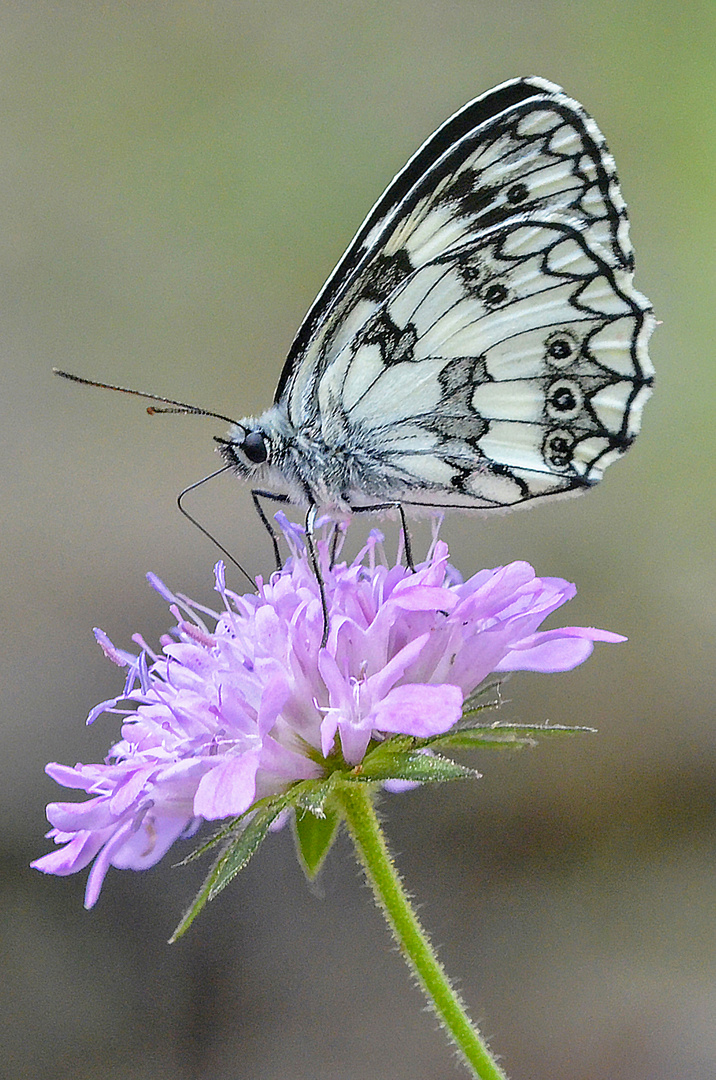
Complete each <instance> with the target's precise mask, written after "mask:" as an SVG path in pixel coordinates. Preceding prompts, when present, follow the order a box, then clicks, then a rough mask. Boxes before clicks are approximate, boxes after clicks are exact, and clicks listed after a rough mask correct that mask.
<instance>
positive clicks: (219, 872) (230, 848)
mask: <svg viewBox="0 0 716 1080" xmlns="http://www.w3.org/2000/svg"><path fill="white" fill-rule="evenodd" d="M300 786H301V785H299V784H297V785H296V786H295V787H294V788H292V789H291V790H290V791H287V792H286V793H285V794H284V795H274V796H270V797H269V798H267V799H262V800H261V803H263V805H260V804H256V807H252V808H251V810H250V811H249V813H247V814H245V815H242V817H241V818H238V819H236V821H238V823H239V824H238V825H237V824H236V822H234V823H232V826H231V827H228V826H227V828H226V829H223V830H221V832H220V833H219V834H216V835H215V836H214V837H212V839H211V840H209V841H208V843H206V844H204V845H202V847H201V848H199V850H198V852H194V853H193V856H190V858H191V857H196V855H197V854H201V853H202V852H204V851H206V850H207V848H209V847H212V846H213V845H214V844H215V843H217V840H218V838H220V836H221V834H223V835H224V836H225V835H226V833H227V832H229V831H230V829H231V831H232V835H231V836H230V839H229V841H228V843H227V844H226V845H225V846H224V848H223V850H222V851H221V852H220V853H219V856H218V857H217V859H216V860H215V861H214V865H213V866H212V867H211V869H210V870H209V873H208V874H207V875H206V878H205V879H204V884H203V885H202V886H201V888H200V889H199V892H198V893H197V894H196V896H195V897H194V899H193V901H192V903H191V905H190V906H189V908H188V910H187V911H186V913H185V914H184V916H183V918H182V920H181V922H180V923H179V925H178V926H177V928H176V930H175V931H174V933H173V934H172V936H171V937H170V938H169V944H170V945H172V944H173V943H174V942H175V941H178V939H179V938H180V937H181V936H182V935H183V934H185V933H186V931H187V930H188V929H189V927H190V926H191V924H192V923H193V922H194V919H195V918H196V917H197V915H198V914H199V912H200V911H201V910H202V908H203V907H204V906H205V905H206V904H207V903H208V902H209V900H213V899H214V897H215V896H217V895H218V893H220V892H221V890H222V889H224V888H225V887H226V886H227V885H228V884H229V882H230V881H231V880H232V878H234V877H236V875H237V874H238V872H239V871H240V870H243V868H244V867H245V866H246V864H247V863H248V861H249V859H250V858H251V857H252V855H255V854H256V852H257V851H258V849H259V847H260V846H261V844H262V842H263V841H264V840H265V838H266V834H267V833H268V831H269V829H270V827H271V825H272V824H273V822H274V821H275V820H276V818H277V817H278V816H279V814H280V813H281V811H282V810H285V809H286V807H288V806H291V805H292V804H293V803H294V802H296V800H297V798H298V797H299V796H300V791H298V790H297V788H299V787H300ZM243 821H246V824H244V825H243V826H242V824H241V823H242V822H243ZM237 829H238V830H239V831H238V833H237V831H236V830H237Z"/></svg>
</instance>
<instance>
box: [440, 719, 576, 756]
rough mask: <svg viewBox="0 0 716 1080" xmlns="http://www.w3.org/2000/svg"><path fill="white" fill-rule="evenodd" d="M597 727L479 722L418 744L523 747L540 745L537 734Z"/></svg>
mask: <svg viewBox="0 0 716 1080" xmlns="http://www.w3.org/2000/svg"><path fill="white" fill-rule="evenodd" d="M595 731H596V728H589V727H566V726H564V725H562V724H503V723H500V722H497V723H494V724H476V725H473V726H470V727H467V726H459V727H455V728H451V730H450V731H446V732H445V734H444V735H432V736H431V737H430V738H428V739H421V740H420V741H419V745H421V746H430V747H435V746H439V747H440V748H441V749H451V750H475V749H482V748H484V747H492V748H494V749H500V748H503V749H511V750H522V749H524V748H525V747H530V748H531V747H534V746H537V742H538V740H537V738H536V737H535V736H540V737H542V736H545V735H575V734H582V733H584V732H589V733H591V734H593V733H594V732H595Z"/></svg>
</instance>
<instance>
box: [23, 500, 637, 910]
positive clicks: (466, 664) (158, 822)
mask: <svg viewBox="0 0 716 1080" xmlns="http://www.w3.org/2000/svg"><path fill="white" fill-rule="evenodd" d="M279 517H280V516H279ZM282 527H283V529H284V533H285V535H286V538H287V540H288V542H289V544H290V546H291V548H292V555H291V558H290V559H289V561H288V562H287V564H286V566H285V567H284V569H283V570H282V571H280V572H277V573H275V574H274V575H273V576H272V577H271V579H270V580H269V581H268V582H263V581H262V580H261V579H258V582H257V584H258V590H257V592H256V593H255V594H250V595H244V596H240V595H237V594H236V593H234V592H232V591H231V590H229V589H227V588H226V585H225V581H224V569H223V565H222V564H221V563H219V564H218V565H217V567H216V571H215V575H216V591H217V593H218V594H219V596H220V598H221V606H220V610H218V611H210V610H209V609H207V608H204V607H202V606H201V605H199V604H196V603H193V602H192V601H190V600H188V599H187V598H186V597H183V596H180V595H176V596H175V595H173V594H172V593H170V592H169V591H168V590H167V589H166V587H165V586H164V585H163V584H162V583H161V582H160V581H159V580H158V579H157V578H155V577H154V576H153V575H149V580H150V583H151V584H152V585H153V587H154V588H155V589H156V590H157V591H158V592H159V593H160V595H161V596H163V597H164V599H166V600H167V601H168V602H169V604H170V610H171V612H172V615H173V616H174V618H175V620H176V625H175V626H174V628H173V629H172V631H171V633H170V634H168V635H166V636H165V637H164V638H163V639H162V643H161V645H162V648H161V652H160V653H155V652H153V651H152V650H151V649H150V648H149V647H148V646H146V645H145V643H144V642H143V640H142V639H141V638H139V637H135V641H137V643H138V644H139V646H140V650H141V651H140V652H139V654H135V653H130V652H126V651H123V650H120V649H118V648H115V646H114V645H113V644H112V643H111V642H110V641H109V639H108V638H107V636H106V635H105V634H104V633H103V632H102V631H99V630H97V631H95V634H96V637H97V641H98V643H99V644H100V646H101V648H102V649H103V650H104V652H105V654H106V655H107V657H108V658H109V659H110V660H112V661H113V662H114V663H116V664H117V665H119V666H120V667H122V668H125V669H126V672H127V674H126V681H125V685H124V689H123V691H122V692H121V694H119V695H118V696H117V697H115V698H112V699H111V700H109V701H104V702H102V703H101V704H100V705H98V706H96V707H95V708H94V709H93V710H92V711H91V713H90V715H89V718H88V722H89V723H91V722H93V721H94V720H95V719H96V718H97V717H98V716H99V715H100V714H102V713H121V714H122V715H123V716H124V721H123V724H122V732H121V739H120V741H119V742H117V743H115V745H114V746H113V747H112V748H111V750H110V752H109V754H108V756H107V758H106V759H105V761H104V762H103V763H101V764H92V765H83V764H77V765H75V766H74V767H69V766H64V765H59V764H57V763H51V764H50V765H48V766H47V772H48V774H49V775H50V776H51V777H52V778H53V779H55V780H57V782H58V783H61V784H64V785H65V786H66V787H69V788H77V789H79V790H83V791H85V792H86V793H87V794H88V795H89V796H90V797H89V798H88V799H87V800H85V801H84V802H79V803H77V802H58V803H51V804H50V805H49V806H48V808H47V816H48V819H49V821H50V823H51V825H52V826H53V828H52V831H51V832H50V833H49V834H48V835H49V836H50V837H52V838H53V839H54V840H55V841H56V843H57V844H58V845H61V846H60V847H59V848H58V849H57V850H55V851H53V852H51V853H50V854H48V855H45V856H43V857H42V858H39V859H37V860H36V861H35V862H34V863H33V864H32V865H33V866H35V867H36V868H37V869H38V870H42V871H44V872H45V873H52V874H60V875H65V874H71V873H74V872H75V871H78V870H81V869H83V868H84V867H86V866H87V865H89V864H90V863H91V862H93V861H94V865H93V868H92V871H91V873H90V876H89V880H88V883H87V892H86V901H85V902H86V905H87V906H91V905H92V904H94V903H95V901H96V900H97V897H98V895H99V892H100V889H101V886H102V882H103V880H104V876H105V874H106V872H107V869H108V868H109V867H110V866H115V867H118V868H131V869H135V870H139V869H144V868H146V867H149V866H152V865H153V864H154V863H156V862H158V861H159V859H160V858H161V857H162V856H163V855H164V854H165V852H166V851H167V850H168V849H169V847H171V845H172V844H173V843H174V841H175V840H177V839H178V838H179V837H182V836H189V835H192V834H193V833H194V832H195V831H196V829H197V828H198V827H199V825H200V824H201V823H202V821H204V820H217V819H223V818H232V817H236V816H238V815H241V814H244V813H245V812H246V811H248V810H250V809H251V807H252V806H253V805H254V804H255V803H256V802H257V800H259V799H261V798H262V797H264V796H268V795H274V794H276V793H279V792H284V791H286V790H288V789H289V788H290V787H291V785H294V784H296V782H298V781H305V780H311V779H315V780H320V779H321V778H323V777H325V776H326V775H327V774H329V773H330V772H331V771H332V770H334V769H336V768H342V769H344V770H346V771H350V770H351V768H355V767H358V766H360V763H361V761H362V760H363V757H364V755H365V754H366V751H367V749H368V748H369V746H371V745H375V743H376V741H382V740H385V739H386V738H389V737H390V736H391V735H409V736H415V737H418V738H424V737H429V736H433V735H439V734H443V733H445V732H447V731H449V730H450V729H451V728H452V727H453V726H454V725H455V724H456V723H457V722H458V720H460V717H461V715H462V708H463V703H464V701H465V700H466V699H467V698H468V697H469V696H470V695H471V694H472V693H473V692H474V690H475V689H476V687H477V686H478V685H479V684H480V683H481V682H482V681H483V680H484V679H485V678H486V677H487V676H488V675H490V674H491V673H493V672H508V671H519V670H530V671H542V672H554V671H566V670H569V669H571V668H573V667H575V666H576V665H578V664H580V663H582V661H584V660H586V658H587V657H588V656H589V654H590V653H591V651H592V648H593V642H594V641H622V640H624V639H623V638H621V637H620V636H619V635H617V634H611V633H609V632H607V631H603V630H596V629H593V628H589V627H574V626H572V627H563V628H561V629H557V630H547V631H540V630H539V629H538V628H539V626H540V625H541V623H542V622H543V620H544V619H545V618H546V617H547V615H549V614H550V613H551V612H553V611H554V610H555V609H556V608H558V607H560V606H561V605H562V604H563V603H565V602H566V601H567V600H569V599H571V597H572V596H574V594H575V591H576V590H575V587H574V586H573V585H571V584H570V583H569V582H566V581H562V580H561V579H559V578H539V577H537V576H536V575H535V572H534V570H533V569H532V567H531V566H529V565H528V564H527V563H524V562H514V563H511V564H509V565H508V566H504V567H498V568H497V569H494V570H482V571H480V572H479V573H477V574H475V575H474V576H473V577H471V578H470V579H469V580H468V581H466V582H461V581H460V580H459V578H458V576H457V575H456V573H455V571H454V570H453V569H452V568H451V567H450V566H449V565H448V549H447V545H446V544H445V543H443V542H442V541H436V542H435V543H434V544H433V546H432V548H431V550H430V553H429V555H428V557H427V559H426V560H425V562H423V563H421V564H420V565H418V566H417V567H416V570H415V573H413V572H411V571H410V570H409V569H407V568H406V567H404V566H402V565H401V564H400V563H397V564H396V565H388V564H387V563H386V561H385V560H384V559H382V558H381V557H380V553H381V551H382V538H381V537H380V535H379V534H378V533H376V532H373V533H371V535H370V538H369V540H368V543H367V545H366V547H365V548H364V549H363V550H362V551H361V552H360V554H359V555H358V556H357V558H355V559H354V560H353V561H352V562H351V563H345V562H341V563H336V564H335V565H333V566H331V565H330V558H329V554H328V548H329V545H328V542H327V541H324V540H322V541H319V544H318V547H319V555H320V559H321V564H322V576H323V581H324V587H325V596H326V603H327V608H328V616H329V634H328V640H327V643H326V646H325V648H322V647H321V640H322V636H323V631H324V622H323V611H322V606H321V596H320V590H319V584H318V581H317V579H316V576H315V574H314V572H313V569H312V567H311V564H310V561H309V559H308V558H307V556H306V552H305V547H304V543H303V538H302V536H301V534H300V531H298V530H297V529H296V527H295V526H291V525H289V523H288V522H287V521H285V519H282Z"/></svg>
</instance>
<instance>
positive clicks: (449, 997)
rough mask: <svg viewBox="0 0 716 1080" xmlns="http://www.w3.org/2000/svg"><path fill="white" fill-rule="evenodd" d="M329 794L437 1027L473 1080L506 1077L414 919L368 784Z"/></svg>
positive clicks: (344, 786)
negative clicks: (334, 801)
mask: <svg viewBox="0 0 716 1080" xmlns="http://www.w3.org/2000/svg"><path fill="white" fill-rule="evenodd" d="M334 797H335V798H336V800H337V802H338V803H339V805H340V807H341V810H342V812H343V816H344V817H345V820H346V824H347V826H348V831H349V832H350V835H351V838H352V840H353V843H354V845H355V848H356V852H357V854H358V858H359V860H360V862H361V864H362V866H363V869H364V870H365V873H366V877H367V879H368V882H369V883H370V886H371V888H372V889H373V894H374V896H375V900H376V903H377V904H378V905H379V907H380V908H381V909H382V911H383V914H384V915H385V918H386V920H387V922H388V925H389V926H390V929H391V930H392V932H393V936H394V937H395V940H396V942H397V944H398V947H399V949H400V951H401V953H402V954H403V957H404V958H405V960H406V962H407V964H408V966H409V967H410V968H411V970H412V971H413V973H414V975H415V977H416V979H417V980H418V982H419V983H420V986H421V987H422V989H423V992H424V993H425V996H426V997H427V999H428V1002H429V1004H430V1006H431V1008H432V1009H433V1010H434V1012H435V1014H436V1015H437V1017H438V1019H439V1021H440V1023H441V1025H442V1027H443V1028H444V1029H445V1030H446V1032H447V1034H448V1035H449V1037H450V1038H451V1039H452V1041H453V1042H454V1043H455V1045H456V1046H457V1048H458V1049H459V1050H460V1052H461V1053H462V1055H463V1056H464V1058H465V1061H466V1063H467V1064H468V1066H469V1067H470V1070H471V1072H472V1075H473V1076H475V1077H477V1078H478V1080H507V1078H506V1076H505V1073H504V1072H503V1071H502V1069H501V1068H500V1067H499V1065H498V1064H497V1062H496V1061H495V1059H494V1058H493V1056H492V1054H491V1053H490V1051H489V1050H488V1049H487V1046H486V1045H485V1043H484V1041H483V1040H482V1038H481V1037H480V1034H479V1032H478V1030H477V1028H476V1027H475V1025H474V1024H473V1023H472V1022H471V1020H470V1018H469V1017H468V1015H467V1013H466V1012H465V1008H464V1006H463V1004H462V1002H461V1000H460V998H459V996H458V994H457V993H456V991H455V990H454V989H453V987H452V986H451V985H450V981H449V979H448V977H447V975H446V973H445V970H444V968H443V966H442V964H441V963H440V961H439V960H438V958H437V956H436V954H435V950H434V949H433V947H432V945H431V944H430V939H429V938H428V936H427V934H426V933H425V931H424V930H423V928H422V926H421V925H420V923H419V922H418V919H417V917H416V915H415V912H414V911H413V909H412V906H411V904H410V900H409V899H408V895H407V893H406V891H405V888H404V886H403V883H402V881H401V879H400V877H399V875H398V872H397V870H396V868H395V865H394V863H393V859H392V857H391V855H390V852H389V851H388V847H387V845H386V842H385V837H384V835H383V831H382V829H381V827H380V822H379V821H378V817H377V815H376V813H375V808H374V806H373V797H372V793H371V790H370V787H369V786H368V785H367V784H365V785H364V784H357V783H355V782H353V783H344V784H340V785H336V788H335V789H334Z"/></svg>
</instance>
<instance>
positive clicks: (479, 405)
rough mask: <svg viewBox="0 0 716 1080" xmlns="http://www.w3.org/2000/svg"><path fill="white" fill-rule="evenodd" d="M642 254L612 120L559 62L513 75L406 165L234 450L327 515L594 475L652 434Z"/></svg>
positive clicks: (245, 473)
mask: <svg viewBox="0 0 716 1080" xmlns="http://www.w3.org/2000/svg"><path fill="white" fill-rule="evenodd" d="M633 269H634V257H633V251H632V247H631V244H630V242H629V226H628V221H627V212H626V206H625V204H624V200H623V198H622V194H621V191H620V188H619V183H618V181H617V176H616V171H615V166H614V160H613V158H612V157H611V155H610V154H609V152H608V150H607V147H606V145H605V142H604V138H603V137H602V134H601V132H600V131H599V129H598V127H597V125H596V124H595V122H594V120H592V119H591V117H590V116H588V115H587V114H586V112H585V111H584V109H583V108H582V106H581V105H579V104H578V103H577V102H576V101H573V100H571V99H570V98H569V97H567V96H566V95H565V94H564V92H563V91H562V89H561V88H560V87H559V86H556V85H554V84H553V83H550V82H547V81H545V80H544V79H539V78H524V79H515V80H512V81H510V82H506V83H503V84H502V85H501V86H498V87H496V88H495V89H493V90H490V91H489V92H488V93H486V94H483V95H482V96H481V97H479V98H476V99H475V100H474V101H471V102H469V103H468V104H467V105H465V107H464V108H462V109H461V110H460V111H459V112H457V113H456V114H455V115H454V116H452V117H451V118H450V119H449V120H447V121H446V122H445V123H444V124H443V125H442V127H440V128H438V130H437V131H436V132H435V133H434V134H433V135H431V136H430V138H429V139H428V140H427V142H425V143H424V144H423V145H422V146H421V147H420V149H419V150H418V151H417V153H416V154H414V155H413V157H412V158H411V159H410V161H409V162H408V163H407V165H406V166H405V167H404V168H403V169H402V171H401V172H399V173H398V175H397V176H396V177H395V179H394V180H393V181H392V182H391V183H390V184H389V186H388V188H387V189H386V191H385V192H384V193H383V195H381V197H380V198H379V200H378V202H377V203H376V204H375V206H374V207H373V209H372V210H371V211H370V213H369V214H368V216H367V218H366V219H365V221H364V222H363V224H362V225H361V227H360V229H359V230H358V233H357V235H356V236H355V238H354V240H353V241H352V243H351V244H350V246H349V247H348V250H347V251H346V253H345V254H344V256H343V257H342V259H341V260H340V262H339V263H338V265H337V266H336V268H335V270H334V271H333V273H332V274H331V276H330V277H329V279H328V281H327V282H326V284H325V286H324V287H323V289H322V291H321V293H320V294H319V296H318V298H317V299H316V301H315V303H314V304H313V306H312V307H311V309H310V311H309V312H308V314H307V316H306V318H305V319H304V321H303V324H302V325H301V327H300V329H299V331H298V334H297V335H296V338H295V340H294V342H293V345H292V346H291V350H290V352H289V354H288V358H287V360H286V363H285V366H284V368H283V372H282V374H281V377H280V379H279V383H278V389H277V390H276V396H275V399H274V404H273V405H272V406H271V408H270V409H268V410H267V411H266V412H264V413H263V414H262V415H261V416H259V417H258V418H253V417H250V418H247V419H244V420H242V421H241V422H240V423H238V424H235V425H234V426H233V427H232V429H231V431H230V436H229V438H228V439H226V440H219V442H220V443H221V452H222V454H223V457H224V459H225V461H226V463H227V465H228V466H229V467H230V468H231V469H233V470H234V471H235V472H236V473H238V474H239V475H240V476H241V477H243V478H245V479H247V480H248V481H250V482H251V484H252V486H254V487H255V489H257V490H256V493H255V495H256V494H258V495H268V496H269V497H273V498H279V499H283V500H285V501H290V502H292V503H297V504H299V505H304V506H308V507H309V510H310V524H312V519H313V515H315V512H316V510H317V509H319V508H321V509H327V510H329V511H331V510H332V511H333V512H348V511H351V510H353V511H355V510H359V509H360V510H365V509H369V508H374V509H384V508H387V507H388V506H397V507H401V508H402V507H403V506H405V507H435V508H445V507H461V508H465V509H476V510H486V509H491V508H505V507H512V506H516V505H518V504H521V503H526V502H529V501H530V500H534V499H540V498H544V497H548V496H552V495H562V494H567V493H569V492H578V491H582V490H584V489H586V488H588V487H590V486H591V485H593V484H594V483H596V482H597V481H598V480H599V479H601V476H602V473H603V472H604V469H605V468H606V466H607V465H609V464H610V463H611V462H612V461H614V460H615V459H616V458H618V457H620V456H621V455H622V454H623V453H624V452H625V451H626V450H627V449H628V447H629V446H630V445H631V443H632V441H633V439H634V437H635V435H636V434H637V432H638V431H639V427H640V422H641V412H642V408H643V406H644V402H645V401H646V399H647V398H648V396H649V394H650V392H651V391H650V387H651V383H652V366H651V363H650V361H649V357H648V353H647V342H648V339H649V335H650V334H651V331H652V329H653V326H654V317H653V315H652V312H651V306H650V304H649V302H648V300H646V298H645V297H644V296H642V295H641V294H640V293H638V292H637V291H636V290H635V289H634V288H633V285H632V278H633ZM255 501H256V497H255ZM257 505H258V503H257ZM262 516H263V515H262ZM265 520H266V519H265V518H264V521H265Z"/></svg>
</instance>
